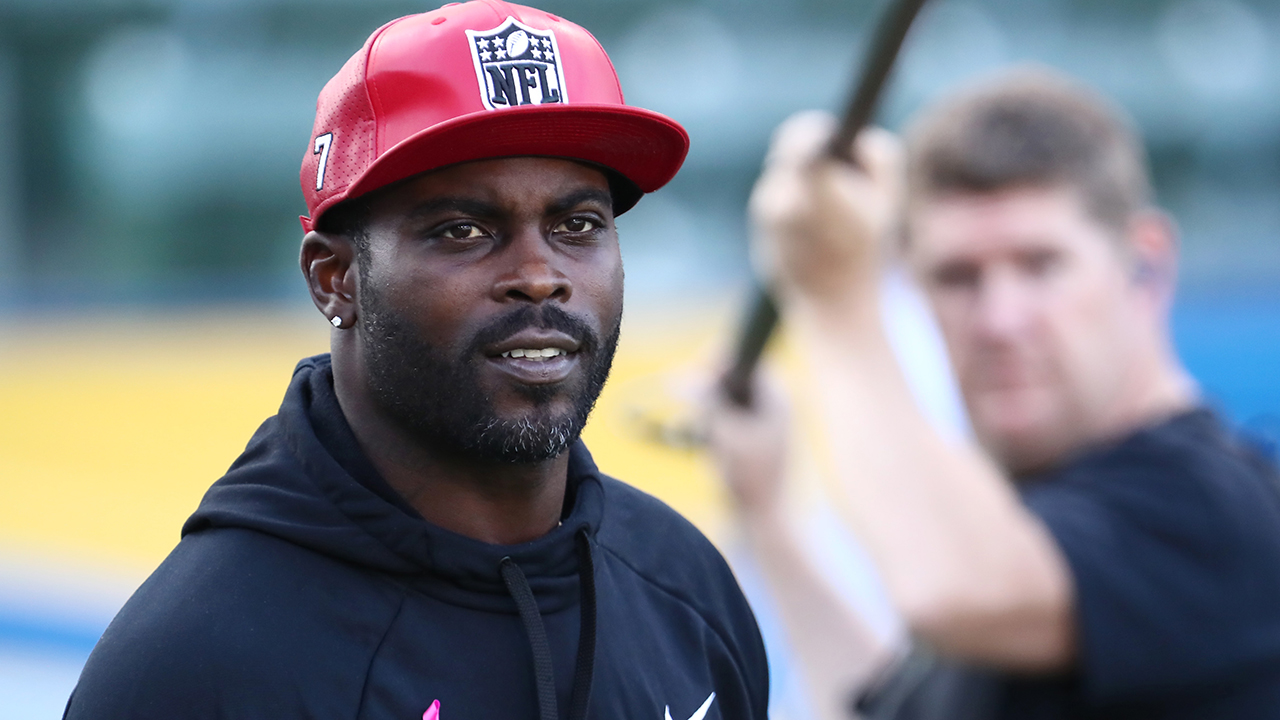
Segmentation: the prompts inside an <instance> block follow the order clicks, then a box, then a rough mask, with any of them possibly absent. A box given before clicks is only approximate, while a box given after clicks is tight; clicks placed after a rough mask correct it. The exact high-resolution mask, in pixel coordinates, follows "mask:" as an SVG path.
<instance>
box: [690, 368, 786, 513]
mask: <svg viewBox="0 0 1280 720" xmlns="http://www.w3.org/2000/svg"><path fill="white" fill-rule="evenodd" d="M763 370H764V369H763V368H762V369H761V370H760V371H757V372H756V377H755V384H754V386H753V387H752V406H751V407H750V408H743V407H740V406H738V405H736V404H734V403H733V402H731V401H730V400H729V399H728V398H727V397H726V396H725V395H724V393H723V392H720V390H719V388H716V389H714V390H713V391H711V392H710V393H708V395H709V398H708V401H707V409H706V425H705V427H706V437H707V446H708V449H709V450H710V451H711V454H712V457H713V458H714V459H715V462H716V466H717V467H718V468H719V470H720V475H721V477H723V478H724V481H725V484H727V485H728V486H729V490H730V492H731V493H732V494H733V497H734V499H735V500H736V501H737V504H738V507H739V508H740V509H741V510H743V511H744V512H747V513H748V514H753V513H760V512H772V511H774V510H777V509H779V508H780V504H781V498H782V489H783V487H784V486H785V481H786V466H787V441H788V437H789V435H790V431H791V417H790V416H791V413H790V408H789V406H788V403H787V399H786V395H785V393H784V392H783V389H782V387H781V385H780V384H779V383H778V381H777V380H776V378H774V377H773V376H772V375H771V374H769V373H767V372H764V371H763Z"/></svg>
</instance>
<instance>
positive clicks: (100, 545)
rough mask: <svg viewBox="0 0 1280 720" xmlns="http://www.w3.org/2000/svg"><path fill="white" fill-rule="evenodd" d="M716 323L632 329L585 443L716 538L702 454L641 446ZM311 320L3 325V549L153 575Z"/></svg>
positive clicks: (315, 346)
mask: <svg viewBox="0 0 1280 720" xmlns="http://www.w3.org/2000/svg"><path fill="white" fill-rule="evenodd" d="M724 320H725V313H724V312H723V311H721V310H717V309H709V308H705V307H704V308H701V309H696V308H694V309H691V308H683V309H682V310H681V312H680V315H679V317H676V318H672V317H671V316H670V314H668V313H655V312H651V313H650V314H648V315H642V316H639V317H638V318H630V317H629V318H628V321H627V326H626V329H625V330H624V333H623V342H622V346H621V347H620V349H619V354H618V357H617V360H616V362H615V368H614V373H613V377H612V379H611V380H610V382H609V385H608V386H607V387H606V389H605V393H604V395H603V396H602V397H601V399H600V402H599V403H598V405H597V408H596V412H595V414H594V415H593V418H592V421H591V423H590V425H589V426H588V428H587V430H586V432H585V438H586V440H587V443H588V445H589V446H590V447H591V449H592V452H593V453H594V454H595V456H596V460H597V462H598V463H599V464H600V466H601V468H602V469H603V470H605V471H606V472H608V473H610V474H613V475H615V476H617V477H620V478H621V479H623V480H626V481H628V482H630V483H632V484H634V485H636V486H638V487H641V488H643V489H645V490H647V491H649V492H652V493H653V494H655V495H657V496H659V497H661V498H663V499H664V500H666V501H667V502H669V503H670V504H672V505H673V506H674V507H676V509H678V510H680V511H681V512H682V513H684V514H685V515H686V516H687V517H689V518H690V519H692V520H693V521H694V522H696V523H698V524H699V525H700V526H702V527H703V528H704V530H707V531H708V532H709V534H712V535H713V536H714V535H716V534H717V533H718V532H719V528H720V526H721V525H722V524H723V522H724V514H723V497H722V493H721V490H720V488H719V487H718V486H717V484H716V483H715V481H714V479H713V478H712V476H711V474H710V472H709V468H708V467H707V466H706V464H705V463H704V461H703V460H702V458H701V457H700V456H699V455H698V454H696V453H695V452H693V451H688V450H677V449H671V448H666V447H661V446H658V445H655V444H653V443H651V442H648V441H646V440H644V439H643V438H641V437H640V435H639V434H638V433H637V432H636V431H635V429H634V423H633V421H632V420H631V415H632V413H633V411H634V410H635V409H637V408H641V409H644V410H646V411H657V412H662V413H667V414H670V413H672V412H676V411H678V409H679V403H678V402H676V401H674V400H671V399H670V398H669V393H668V390H667V388H666V382H667V380H666V379H667V378H668V377H669V376H670V375H671V373H672V371H674V370H678V369H679V368H682V367H688V366H692V365H694V364H696V363H698V361H699V359H700V358H703V357H705V356H706V355H707V353H708V351H709V346H710V344H711V343H710V342H709V341H708V338H709V337H713V336H719V335H720V334H722V332H723V328H724V327H725V325H724ZM327 343H328V328H327V326H326V325H325V324H324V322H323V319H322V318H319V317H318V316H316V315H314V314H313V313H295V312H272V311H246V310H245V309H244V308H236V309H234V310H229V311H226V312H224V313H192V314H182V315H171V316H151V317H138V318H125V319H116V318H103V317H88V318H55V319H42V320H40V321H39V322H35V321H25V322H18V323H11V324H7V325H3V326H0V544H3V545H17V546H28V547H33V548H38V549H40V550H41V551H43V552H52V553H55V554H59V555H67V556H72V557H74V558H77V559H81V560H89V561H100V562H104V563H109V564H113V565H124V566H127V567H130V568H133V569H135V570H136V571H138V572H146V571H148V570H149V569H150V568H152V567H154V566H155V565H156V564H157V563H158V562H159V561H160V560H161V559H162V558H163V557H164V556H165V554H167V553H168V551H169V550H170V549H171V548H172V547H173V545H174V543H176V542H177V540H178V531H179V529H180V528H181V526H182V522H183V521H184V520H185V519H186V517H187V515H189V514H190V513H191V511H192V510H194V509H195V507H196V505H197V504H198V503H199V501H200V498H201V496H202V495H203V494H204V492H205V490H206V489H207V488H208V486H209V485H210V484H211V483H212V482H213V481H214V480H216V479H217V478H218V477H219V476H220V475H221V474H222V473H223V472H224V471H225V469H226V468H227V466H228V465H229V464H230V463H231V462H232V461H233V460H234V459H235V457H236V456H237V455H238V454H239V453H240V451H241V450H242V449H243V448H244V445H245V443H246V441H247V440H248V439H249V436H250V435H251V434H252V433H253V431H254V430H255V429H256V428H257V426H258V424H259V423H261V422H262V420H264V419H265V418H266V417H268V416H269V415H271V414H273V413H274V412H275V410H276V408H277V407H278V405H279V402H280V398H281V396H282V394H283V392H284V390H285V387H286V385H287V383H288V380H289V375H290V372H291V371H292V369H293V366H294V364H295V363H296V362H297V360H298V359H299V358H302V357H304V356H307V355H312V354H315V353H317V352H323V351H324V350H325V349H326V346H327Z"/></svg>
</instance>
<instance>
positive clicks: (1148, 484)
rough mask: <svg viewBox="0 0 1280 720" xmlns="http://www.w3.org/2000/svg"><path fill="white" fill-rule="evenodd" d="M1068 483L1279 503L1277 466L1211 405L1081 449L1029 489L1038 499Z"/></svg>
mask: <svg viewBox="0 0 1280 720" xmlns="http://www.w3.org/2000/svg"><path fill="white" fill-rule="evenodd" d="M1068 488H1075V489H1078V490H1082V491H1086V492H1094V493H1101V494H1107V495H1116V496H1120V497H1124V496H1126V495H1130V494H1134V493H1137V494H1140V495H1142V496H1145V497H1151V499H1162V500H1165V501H1172V500H1182V499H1195V500H1197V501H1203V502H1215V503H1216V502H1231V501H1233V500H1235V501H1242V502H1246V503H1247V504H1251V503H1253V502H1257V501H1262V503H1263V505H1262V507H1260V508H1258V509H1265V510H1270V509H1272V508H1271V506H1275V505H1276V503H1277V502H1280V475H1277V471H1276V468H1275V466H1274V465H1273V464H1272V463H1271V462H1270V461H1268V460H1267V459H1266V458H1264V457H1263V456H1262V455H1261V454H1260V453H1259V452H1258V451H1257V449H1256V448H1255V447H1254V446H1253V445H1252V444H1250V443H1248V442H1246V441H1245V440H1243V439H1242V438H1241V437H1240V436H1239V435H1238V434H1237V433H1236V432H1234V431H1233V430H1232V429H1230V428H1229V427H1228V426H1226V425H1225V424H1224V423H1222V422H1221V421H1220V420H1219V419H1218V417H1217V416H1216V415H1215V414H1213V413H1212V412H1210V411H1208V410H1195V411H1192V412H1188V413H1184V414H1182V415H1178V416H1176V417H1174V418H1172V419H1169V420H1167V421H1165V422H1161V423H1157V424H1153V425H1151V426H1149V427H1145V428H1141V429H1140V430H1138V431H1137V432H1135V433H1133V434H1132V435H1130V436H1129V437H1127V438H1125V439H1124V440H1122V441H1120V442H1118V443H1115V444H1112V445H1109V446H1106V447H1101V448H1097V449H1095V450H1092V451H1089V452H1086V453H1083V454H1082V455H1080V456H1079V457H1077V458H1075V459H1074V460H1073V461H1071V462H1069V463H1067V464H1066V465H1065V466H1063V467H1062V468H1061V469H1059V470H1057V471H1055V472H1053V473H1050V474H1049V475H1047V476H1045V477H1043V478H1039V479H1036V480H1033V481H1032V482H1030V483H1028V484H1027V486H1026V487H1025V490H1026V492H1027V494H1028V495H1030V496H1033V497H1034V496H1036V495H1039V494H1042V493H1044V492H1045V491H1049V492H1050V493H1052V492H1053V491H1054V490H1055V489H1056V490H1061V489H1068ZM1152 491H1156V493H1157V497H1152V496H1151V495H1150V493H1151V492H1152Z"/></svg>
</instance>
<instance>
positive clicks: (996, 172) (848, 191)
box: [712, 71, 1280, 718]
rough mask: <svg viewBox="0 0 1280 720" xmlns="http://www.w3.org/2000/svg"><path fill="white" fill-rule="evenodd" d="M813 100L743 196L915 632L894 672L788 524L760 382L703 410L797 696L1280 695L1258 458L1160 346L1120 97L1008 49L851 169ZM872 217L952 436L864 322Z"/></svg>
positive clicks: (1025, 714)
mask: <svg viewBox="0 0 1280 720" xmlns="http://www.w3.org/2000/svg"><path fill="white" fill-rule="evenodd" d="M831 128H832V123H831V122H830V121H829V119H827V118H823V117H820V116H815V115H812V114H809V115H802V116H798V117H796V118H793V119H791V120H789V121H788V122H787V123H786V124H785V125H784V126H783V127H782V128H780V129H779V131H778V133H777V135H776V137H775V141H774V145H773V147H772V150H771V154H770V157H769V159H768V161H767V163H766V167H765V171H764V174H763V176H762V177H761V179H760V181H759V183H758V184H757V186H756V189H755V193H754V195H753V198H752V215H753V220H754V221H755V223H756V226H757V229H758V230H759V238H760V245H759V247H758V250H759V251H760V252H761V259H762V260H763V262H764V264H765V265H766V267H767V271H768V273H769V275H770V277H771V279H772V281H773V282H774V285H775V287H776V289H777V291H778V293H779V296H780V299H781V301H782V304H783V308H784V317H785V320H786V322H787V324H788V326H789V327H790V328H791V329H792V330H793V332H794V337H796V338H797V340H798V342H799V344H800V347H801V348H802V350H803V352H804V353H805V355H806V357H807V360H808V363H809V368H810V370H811V374H810V377H809V378H808V383H807V384H806V385H805V389H806V391H807V392H808V393H809V395H810V397H808V398H807V400H808V402H809V404H810V406H811V407H813V408H814V409H816V410H817V411H818V412H819V413H820V426H821V427H822V430H823V435H822V437H820V438H818V443H819V444H820V445H822V447H823V450H824V452H825V455H826V457H827V459H828V461H829V467H830V468H831V469H832V471H833V473H834V476H835V477H834V479H835V482H834V483H832V485H833V486H834V487H833V492H832V494H833V501H834V502H835V504H836V505H837V507H838V509H839V511H840V512H841V514H842V516H843V517H844V518H845V520H846V521H847V523H848V524H849V526H850V527H851V529H852V530H853V531H854V532H855V533H856V535H857V536H858V537H859V539H860V540H861V541H862V542H863V543H865V545H866V547H867V549H868V550H869V552H870V553H871V555H872V556H873V557H874V559H875V561H876V565H877V567H878V569H879V571H880V573H881V575H882V578H883V581H884V583H885V585H886V588H887V590H888V593H889V595H890V597H891V598H892V601H893V603H894V605H895V606H896V608H897V610H898V611H899V612H900V613H901V615H902V617H903V619H904V622H905V624H906V626H907V629H908V630H909V633H910V635H911V636H912V637H913V638H914V640H915V642H916V651H915V652H914V653H913V658H915V659H913V660H911V661H910V662H908V663H906V664H905V665H898V666H896V667H897V668H900V669H898V670H897V672H896V674H895V673H894V670H893V668H894V667H895V664H894V663H893V658H895V657H897V656H898V655H899V654H900V652H898V651H896V650H895V649H894V648H891V647H886V646H884V644H877V643H875V642H874V641H872V640H871V639H870V638H871V635H870V634H869V633H867V632H866V631H865V629H864V628H862V627H861V626H860V624H859V621H858V618H857V617H856V616H855V614H854V613H852V611H850V610H848V609H847V607H846V606H844V605H843V603H842V602H841V601H840V600H839V599H838V598H837V597H835V596H834V594H833V593H832V592H831V590H830V587H829V586H828V584H827V583H826V581H825V580H824V578H823V577H821V573H820V571H819V570H818V569H816V568H814V567H812V566H811V565H810V564H809V563H808V562H807V559H806V557H805V553H804V551H803V550H802V548H801V547H800V543H799V541H798V540H797V539H796V538H797V535H796V532H795V529H794V528H792V527H790V526H789V525H788V521H787V518H786V517H785V513H784V512H783V510H782V504H781V503H780V502H779V501H780V498H781V490H782V489H783V474H784V472H783V468H784V467H785V462H784V461H783V457H784V454H785V440H784V438H785V437H786V434H787V433H786V432H785V426H786V420H785V403H784V402H783V401H782V400H781V399H780V398H779V397H778V396H777V393H776V392H770V391H769V389H768V388H767V387H766V388H763V392H762V393H761V394H760V397H761V399H760V401H759V402H758V403H756V406H755V408H754V409H753V411H752V412H743V411H739V410H736V409H734V408H732V407H731V406H729V405H727V404H721V405H720V406H719V407H718V408H717V410H716V411H715V412H714V413H713V417H712V438H713V445H714V449H715V450H716V452H717V455H718V456H719V459H720V461H721V466H722V469H723V471H724V473H725V475H726V477H727V479H728V481H729V482H730V484H731V486H732V487H733V488H734V490H735V491H736V496H737V498H738V501H739V503H738V504H739V508H740V511H741V515H742V518H743V520H744V523H745V526H746V528H747V530H748V533H749V535H750V536H751V538H752V541H753V544H754V546H755V548H756V550H757V552H758V554H759V556H760V558H761V561H762V565H763V566H764V568H765V570H766V573H767V574H768V575H769V577H770V579H771V581H772V584H773V586H774V589H775V591H776V595H777V597H778V601H779V604H780V606H781V611H782V615H783V617H784V620H786V621H787V623H788V627H789V630H790V632H791V635H792V642H793V643H794V645H795V646H796V649H797V651H798V653H799V654H800V656H801V657H802V658H803V659H804V660H805V665H806V667H805V670H806V673H807V674H808V676H809V681H810V684H811V687H812V688H813V690H814V695H815V705H816V707H817V709H818V710H819V712H820V714H822V715H824V716H826V717H837V716H839V715H841V714H844V713H846V712H849V710H848V709H847V708H848V707H849V699H850V698H851V697H852V696H854V695H855V694H857V693H858V692H859V691H860V690H862V689H865V688H867V687H868V686H872V687H871V691H872V692H871V693H870V695H869V696H868V697H867V698H866V700H867V702H866V703H865V704H864V712H866V713H867V714H869V715H871V716H874V717H895V718H909V717H911V718H916V717H918V718H925V717H939V718H941V717H947V718H963V717H975V718H976V717H999V718H1060V717H1144V718H1146V717H1152V718H1174V717H1198V718H1199V717H1215V718H1258V717H1276V716H1280V484H1278V481H1277V474H1276V471H1275V469H1274V468H1273V467H1271V466H1270V465H1268V464H1267V463H1266V462H1264V461H1263V460H1262V459H1260V458H1259V457H1258V456H1257V455H1256V454H1254V452H1252V451H1251V449H1250V448H1249V447H1248V446H1247V445H1246V444H1244V443H1242V442H1241V441H1240V440H1239V439H1238V438H1237V437H1236V436H1235V435H1233V433H1232V432H1231V431H1229V430H1228V429H1227V428H1225V427H1224V426H1223V425H1222V423H1221V422H1220V421H1219V419H1218V418H1217V417H1216V416H1215V415H1214V413H1213V412H1212V411H1210V410H1209V409H1207V408H1206V407H1205V406H1204V404H1203V401H1202V400H1201V398H1200V397H1199V396H1198V394H1197V389H1196V387H1195V385H1194V383H1193V382H1192V380H1191V379H1190V377H1189V376H1188V375H1187V373H1186V372H1185V371H1184V370H1183V368H1182V366H1181V364H1180V362H1179V360H1178V358H1177V356H1176V354H1175V353H1174V351H1173V349H1172V344H1171V339H1170V331H1169V308H1170V304H1171V298H1172V294H1173V288H1174V284H1175V275H1176V256H1177V248H1176V238H1175V233H1174V228H1173V226H1172V224H1171V222H1170V221H1169V220H1168V219H1167V218H1166V216H1165V215H1163V214H1162V213H1161V212H1159V211H1158V210H1156V209H1154V208H1153V206H1152V205H1151V202H1152V201H1151V189H1150V186H1149V180H1148V174H1147V169H1146V166H1145V159H1144V155H1143V152H1142V149H1141V145H1140V142H1139V140H1138V138H1137V137H1136V136H1135V134H1134V133H1133V132H1132V131H1131V130H1130V128H1129V126H1128V124H1127V123H1126V122H1125V121H1124V120H1122V119H1121V116H1120V114H1119V112H1118V111H1117V110H1116V109H1114V108H1113V107H1111V106H1110V105H1109V104H1108V103H1106V102H1105V101H1103V100H1102V99H1101V98H1099V97H1097V96H1096V95H1095V94H1094V93H1092V92H1090V91H1088V90H1086V89H1084V88H1081V87H1079V86H1077V85H1075V84H1073V83H1072V82H1070V81H1067V80H1065V79H1062V78H1060V77H1057V76H1054V75H1052V74H1049V73H1046V72H1044V71H1023V72H1020V73H1015V74H1013V75H1010V76H1006V77H1004V78H1002V79H998V80H995V81H992V82H989V83H987V84H985V85H981V86H978V87H975V88H973V89H970V90H968V91H966V92H963V93H960V94H958V95H956V96H954V97H952V98H950V99H948V100H946V101H945V102H942V103H940V104H939V105H938V106H936V107H934V108H933V109H931V110H929V111H928V112H926V113H925V114H924V115H923V116H922V117H921V118H920V119H919V120H918V121H917V122H916V123H915V124H914V126H913V128H912V129H911V131H910V133H909V135H908V142H907V147H908V152H907V156H908V158H909V160H908V161H907V162H906V163H905V164H904V162H903V160H902V159H901V152H900V150H899V148H898V144H897V142H896V140H895V139H894V138H893V137H892V136H890V135H888V134H887V133H884V132H881V131H867V132H865V133H863V134H862V136H861V137H860V138H859V140H858V144H857V147H856V157H857V158H858V167H857V168H854V167H847V166H843V165H840V164H838V163H836V162H833V161H829V160H825V159H822V157H821V152H820V149H821V147H822V146H823V143H824V142H825V141H826V139H827V138H828V137H829V135H830V132H831ZM904 170H905V172H904ZM899 238H900V247H901V249H902V252H903V254H904V257H905V260H906V262H907V263H908V264H909V266H910V267H911V268H912V269H913V271H914V274H915V276H916V277H917V279H918V281H919V283H920V284H921V286H922V288H923V289H924V291H925V293H926V294H927V296H928V297H929V299H930V302H931V304H932V307H933V310H934V312H935V313H936V316H937V319H938V321H939V324H940V327H941V330H942V333H943V336H944V338H945V340H946V342H947V346H948V351H949V355H950V358H951V362H952V364H953V367H954V369H955V372H956V374H957V378H958V381H959V385H960V389H961V392H962V395H963V397H964V401H965V404H966V406H967V409H968V413H969V417H970V420H971V423H972V426H973V431H974V435H975V439H976V441H977V446H975V447H967V446H957V445H955V444H953V443H949V442H947V441H945V440H943V439H942V438H940V437H939V435H938V433H937V432H936V431H935V429H934V428H933V427H932V426H931V425H930V424H929V423H928V422H927V421H925V420H924V418H923V417H922V416H921V414H920V413H919V412H918V410H917V408H916V407H915V405H914V403H913V400H912V398H911V396H910V394H909V392H908V389H907V387H906V385H905V383H904V382H903V379H902V375H901V372H900V370H899V367H898V365H897V362H896V360H895V359H894V357H893V355H892V353H891V350H890V348H889V345H888V344H887V342H886V340H885V334H884V329H883V328H882V326H881V320H880V314H879V312H878V307H877V304H878V294H877V292H876V289H877V285H878V279H879V277H880V275H881V273H882V272H883V270H884V267H885V265H886V263H887V262H888V261H889V259H890V256H891V255H892V254H893V253H892V250H893V248H894V246H895V244H896V243H895V241H896V240H898V239H899ZM927 653H936V654H937V656H938V657H940V658H942V661H941V662H937V663H932V664H930V663H922V662H920V661H919V658H921V657H924V656H926V654H927ZM886 667H888V668H890V670H888V671H886V670H885V668H886ZM877 673H884V674H887V675H889V676H890V677H891V679H890V680H888V681H883V682H879V683H875V682H873V681H872V678H873V676H874V675H876V674H877Z"/></svg>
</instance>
